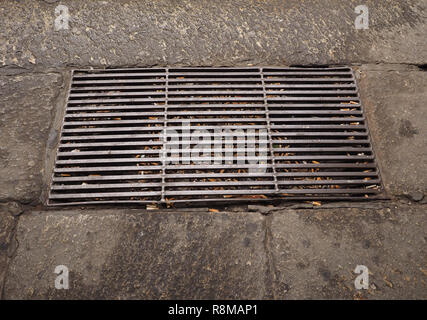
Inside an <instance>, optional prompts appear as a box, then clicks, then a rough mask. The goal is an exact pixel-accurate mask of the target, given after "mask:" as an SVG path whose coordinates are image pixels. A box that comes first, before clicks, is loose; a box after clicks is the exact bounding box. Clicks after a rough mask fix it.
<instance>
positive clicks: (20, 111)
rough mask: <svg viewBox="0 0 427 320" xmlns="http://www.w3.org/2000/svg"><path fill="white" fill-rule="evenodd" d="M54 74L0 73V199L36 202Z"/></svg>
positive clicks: (56, 86)
mask: <svg viewBox="0 0 427 320" xmlns="http://www.w3.org/2000/svg"><path fill="white" fill-rule="evenodd" d="M61 86H62V76H61V74H58V73H46V74H41V73H34V74H18V75H2V73H1V72H0V92H1V95H0V186H1V187H0V201H8V200H18V201H20V202H24V203H29V202H33V201H39V197H40V193H41V189H42V185H43V183H42V181H43V179H42V176H43V171H42V170H43V168H44V166H43V163H44V160H45V153H46V152H45V150H46V143H47V140H48V135H49V128H50V126H51V124H52V120H53V113H54V112H55V106H56V97H57V95H58V94H59V90H60V88H61Z"/></svg>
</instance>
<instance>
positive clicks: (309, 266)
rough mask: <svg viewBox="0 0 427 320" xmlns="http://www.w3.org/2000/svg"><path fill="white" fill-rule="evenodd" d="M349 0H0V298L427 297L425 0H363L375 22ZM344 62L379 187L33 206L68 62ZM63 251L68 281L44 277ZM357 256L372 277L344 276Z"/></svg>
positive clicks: (50, 149)
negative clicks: (325, 194) (327, 196)
mask: <svg viewBox="0 0 427 320" xmlns="http://www.w3.org/2000/svg"><path fill="white" fill-rule="evenodd" d="M58 4H66V5H67V6H68V8H69V14H70V21H69V29H67V30H55V28H54V23H55V19H56V17H57V15H56V14H55V8H56V6H57V5H58ZM360 4H362V3H360V1H357V0H342V1H339V0H288V1H279V0H277V1H276V0H266V1H255V0H249V1H248V0H237V1H231V0H230V1H228V0H227V1H220V0H212V1H201V0H192V1H190V0H185V1H173V0H169V1H167V0H160V1H136V0H126V1H125V0H119V1H112V0H106V1H83V0H76V1H67V2H64V3H63V2H60V1H56V0H38V1H30V0H24V1H12V0H4V1H1V2H0V17H1V18H0V30H1V33H0V298H6V299H22V298H28V299H35V298H46V299H58V298H66V299H79V298H88V299H96V298H99V299H107V298H114V299H145V298H155V299H157V298H161V299H166V298H178V299H185V298H259V299H263V298H275V299H301V298H304V299H309V298H312V299H330V298H338V299H380V298H384V299H399V298H403V299H426V298H427V296H426V292H427V288H426V282H427V265H426V261H427V257H426V249H425V248H426V241H427V234H426V232H427V226H426V214H425V211H426V210H425V209H426V206H425V203H426V201H427V199H426V197H425V192H426V144H425V134H426V123H427V122H426V112H425V109H426V107H425V101H426V98H427V96H426V94H427V89H426V88H427V81H426V80H427V79H426V65H427V50H426V49H427V38H426V37H425V33H426V32H425V31H426V29H427V27H426V23H427V1H425V0H419V1H414V0H413V1H403V0H375V1H374V0H366V1H364V2H363V4H365V5H367V6H368V8H369V17H370V18H369V29H368V30H356V29H355V25H354V22H355V18H356V16H357V14H356V13H355V7H356V6H358V5H360ZM337 64H338V65H341V64H347V65H351V66H353V67H354V69H355V71H356V75H357V77H358V83H359V85H360V94H361V98H362V102H363V104H364V108H365V112H366V116H367V120H368V123H369V127H370V131H371V138H372V143H373V146H374V150H375V153H376V157H377V161H378V164H379V167H380V173H381V177H382V180H383V183H384V187H385V189H386V192H387V194H388V195H389V196H390V198H391V200H390V201H386V202H369V203H368V202H366V203H363V204H362V203H358V204H357V203H356V204H354V203H342V202H340V203H329V204H327V203H322V206H320V208H317V207H316V206H314V207H315V209H313V208H312V209H309V208H310V207H313V205H312V204H309V203H298V204H293V206H292V208H291V207H287V208H282V207H273V208H272V207H262V206H251V207H250V208H245V206H244V205H242V206H235V207H230V208H229V209H230V210H229V211H230V212H222V211H221V212H219V213H209V212H208V210H207V209H206V208H205V209H192V210H185V209H184V211H183V212H179V210H176V209H171V210H169V211H167V212H146V211H142V210H130V209H123V208H121V209H109V210H105V209H102V210H101V209H99V210H89V209H87V208H86V209H82V210H80V209H77V210H73V211H68V210H59V209H58V210H54V211H51V210H46V208H44V207H43V201H44V199H45V198H44V194H45V192H46V190H47V183H48V182H49V179H50V168H51V165H52V161H53V158H54V156H55V152H56V142H57V140H58V135H57V134H58V131H59V128H60V123H61V117H62V113H63V110H64V105H65V93H66V90H65V88H66V87H67V84H68V81H69V74H70V73H69V72H70V70H71V69H72V68H74V67H78V68H91V67H95V68H96V67H98V68H113V67H128V66H129V67H130V66H138V67H149V66H170V67H173V66H237V65H239V66H252V65H259V66H262V65H278V66H287V65H337ZM249 211H250V212H249ZM59 264H64V265H67V266H68V267H69V269H70V289H69V290H56V289H54V280H55V277H56V274H54V269H55V266H57V265H59ZM359 264H361V265H366V266H367V267H368V268H369V270H370V280H371V282H370V288H369V290H355V288H354V284H353V281H354V278H355V277H356V274H355V273H354V272H353V271H354V268H355V267H356V265H359Z"/></svg>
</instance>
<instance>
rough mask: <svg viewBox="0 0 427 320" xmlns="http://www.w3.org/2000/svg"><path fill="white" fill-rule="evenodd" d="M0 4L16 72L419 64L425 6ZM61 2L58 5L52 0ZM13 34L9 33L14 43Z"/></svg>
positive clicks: (327, 0)
mask: <svg viewBox="0 0 427 320" xmlns="http://www.w3.org/2000/svg"><path fill="white" fill-rule="evenodd" d="M59 3H60V2H58V1H31V0H26V1H12V0H9V1H2V2H1V4H0V16H1V17H2V19H1V20H0V29H1V30H2V35H1V36H2V38H3V41H1V42H0V43H1V44H0V57H1V60H0V65H1V64H2V65H4V66H10V65H16V66H19V67H23V68H29V69H31V68H33V67H34V66H37V67H45V68H46V67H47V68H51V67H56V68H58V67H64V66H83V67H87V66H97V67H107V66H108V67H112V66H135V65H139V66H141V65H142V66H150V65H169V66H170V65H193V66H199V65H204V66H211V65H247V64H267V65H284V64H287V65H291V64H341V63H360V62H368V61H369V62H388V63H413V64H422V63H425V61H426V60H427V59H426V57H427V52H426V50H425V47H426V44H427V39H426V37H425V30H426V23H427V20H426V18H425V17H426V8H427V4H426V1H399V0H367V1H364V2H363V4H365V5H367V6H368V8H369V14H370V28H369V29H368V30H356V28H355V19H356V17H357V14H356V13H355V8H356V7H357V6H358V5H360V4H361V2H360V1H358V0H345V1H342V0H332V1H331V0H320V1H319V0H303V1H301V0H288V1H279V0H277V1H276V0H271V1H256V0H250V1H248V0H238V1H236V0H229V1H222V0H213V1H212V0H211V1H202V0H196V1H194V0H193V1H191V0H186V1H172V0H162V1H84V0H79V1H72V2H67V3H66V5H67V7H68V8H69V10H68V11H69V15H70V20H69V29H68V30H65V29H63V30H58V31H56V30H55V28H54V21H55V19H56V17H57V15H55V7H56V6H57V5H58V4H59ZM61 4H62V3H61ZM16 35H19V37H17V36H16Z"/></svg>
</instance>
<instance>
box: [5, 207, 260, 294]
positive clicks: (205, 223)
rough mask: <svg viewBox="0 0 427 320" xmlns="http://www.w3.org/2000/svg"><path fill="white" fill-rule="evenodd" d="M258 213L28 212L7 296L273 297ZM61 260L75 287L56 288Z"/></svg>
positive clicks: (21, 225) (22, 223) (19, 232)
mask: <svg viewBox="0 0 427 320" xmlns="http://www.w3.org/2000/svg"><path fill="white" fill-rule="evenodd" d="M264 236H265V231H264V225H263V218H262V216H261V215H259V214H257V213H253V214H249V213H244V212H243V213H237V212H233V213H230V214H220V215H217V214H212V213H173V212H167V213H161V214H160V213H149V212H145V213H138V212H135V211H124V210H115V211H114V210H110V211H87V212H78V211H75V212H61V211H51V212H34V213H31V214H29V215H25V216H23V217H21V219H20V223H19V226H18V229H17V238H18V239H19V248H18V251H17V253H16V256H15V258H14V260H13V262H12V264H11V265H10V268H9V275H8V277H7V282H6V288H5V291H4V294H5V298H6V299H22V298H26V299H27V298H28V299H30V298H31V299H35V298H67V299H83V298H89V299H106V298H107V299H132V298H140V299H161V298H163V299H165V298H169V299H171V298H172V299H192V298H193V299H194V298H199V299H216V298H224V299H227V298H228V299H230V298H252V299H253V298H256V299H262V298H264V297H265V295H266V288H265V281H266V276H267V273H266V268H267V261H266V255H265V251H264V250H263V246H264V242H263V240H264ZM57 265H65V266H67V267H68V268H69V271H70V289H69V290H62V291H61V290H56V289H55V287H54V280H55V278H56V276H57V275H56V274H55V273H54V270H55V267H56V266H57Z"/></svg>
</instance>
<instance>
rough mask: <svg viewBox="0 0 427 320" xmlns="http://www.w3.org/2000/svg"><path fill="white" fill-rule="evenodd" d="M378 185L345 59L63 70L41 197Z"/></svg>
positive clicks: (289, 193)
mask: <svg viewBox="0 0 427 320" xmlns="http://www.w3.org/2000/svg"><path fill="white" fill-rule="evenodd" d="M230 137H232V138H230ZM380 194H381V183H380V179H379V173H378V169H377V166H376V163H375V157H374V153H373V150H372V146H371V142H370V139H369V132H368V127H367V123H366V119H365V115H364V112H363V108H362V105H361V102H360V98H359V93H358V88H357V84H356V81H355V78H354V75H353V72H352V70H351V69H350V68H348V67H331V68H328V67H324V68H314V67H309V68H302V67H291V68H177V69H176V68H169V69H167V68H166V69H163V68H155V69H108V70H75V71H73V76H72V83H71V87H70V91H69V97H68V101H67V106H66V111H65V116H64V122H63V127H62V130H61V139H60V143H59V147H58V152H57V159H56V163H55V168H54V172H53V178H52V183H51V188H50V193H49V199H48V204H49V205H68V204H95V203H104V204H106V203H153V202H155V203H173V202H189V203H191V202H200V201H220V202H224V201H226V202H227V201H248V200H270V199H291V200H319V199H320V200H322V199H325V200H326V199H330V200H358V199H375V198H378V197H379V195H380Z"/></svg>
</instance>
